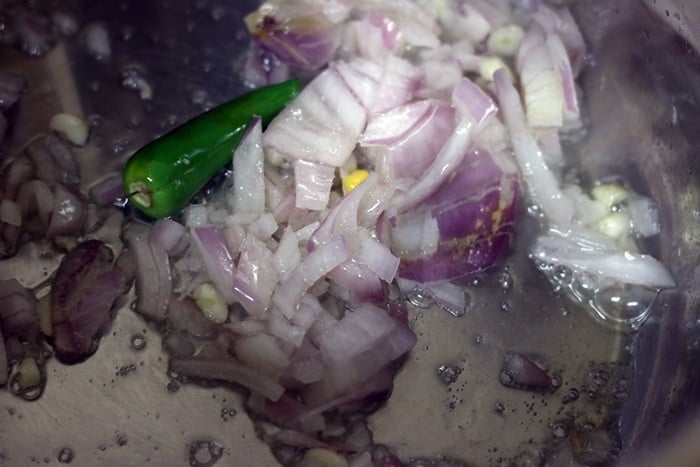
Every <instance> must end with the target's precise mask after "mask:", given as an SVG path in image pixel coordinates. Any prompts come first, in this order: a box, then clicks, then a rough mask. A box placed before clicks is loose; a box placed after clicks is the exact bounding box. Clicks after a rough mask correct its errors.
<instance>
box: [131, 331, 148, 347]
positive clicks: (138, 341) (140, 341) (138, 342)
mask: <svg viewBox="0 0 700 467" xmlns="http://www.w3.org/2000/svg"><path fill="white" fill-rule="evenodd" d="M146 342H147V341H146V337H145V336H144V335H143V334H134V335H133V336H131V340H130V341H129V346H130V347H131V350H136V351H139V350H143V349H145V348H146Z"/></svg>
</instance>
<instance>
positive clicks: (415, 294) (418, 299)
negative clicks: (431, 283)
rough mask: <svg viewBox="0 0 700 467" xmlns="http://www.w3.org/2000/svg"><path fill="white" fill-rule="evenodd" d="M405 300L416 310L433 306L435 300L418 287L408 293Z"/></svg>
mask: <svg viewBox="0 0 700 467" xmlns="http://www.w3.org/2000/svg"><path fill="white" fill-rule="evenodd" d="M406 299H407V300H408V301H409V302H410V303H411V305H413V306H415V307H417V308H430V307H431V306H433V305H434V304H435V300H434V299H433V297H432V296H431V295H430V293H428V292H427V291H425V290H423V289H421V288H418V287H415V288H414V289H412V290H411V291H410V292H408V294H406Z"/></svg>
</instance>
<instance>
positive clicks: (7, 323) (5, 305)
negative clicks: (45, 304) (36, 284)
mask: <svg viewBox="0 0 700 467" xmlns="http://www.w3.org/2000/svg"><path fill="white" fill-rule="evenodd" d="M0 324H2V328H3V330H4V333H5V335H6V336H26V335H27V333H29V332H31V331H32V330H35V329H37V327H38V325H39V315H38V314H37V309H36V299H35V298H34V295H33V294H32V292H31V291H30V290H28V289H26V288H25V287H24V286H22V284H20V283H19V281H17V280H16V279H9V280H4V281H0Z"/></svg>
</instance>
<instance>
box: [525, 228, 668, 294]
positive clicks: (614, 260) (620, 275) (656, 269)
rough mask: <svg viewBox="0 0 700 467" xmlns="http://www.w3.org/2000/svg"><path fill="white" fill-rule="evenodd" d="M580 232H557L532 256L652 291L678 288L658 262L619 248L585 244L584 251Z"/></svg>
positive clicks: (538, 244)
mask: <svg viewBox="0 0 700 467" xmlns="http://www.w3.org/2000/svg"><path fill="white" fill-rule="evenodd" d="M581 240H584V241H585V240H587V239H584V238H581V237H579V236H577V231H574V232H573V233H570V234H569V235H568V236H567V235H562V234H560V233H558V232H556V231H554V230H550V232H549V233H548V234H546V235H543V236H541V237H540V238H538V239H537V242H536V244H535V246H534V247H533V250H532V254H533V256H534V257H535V258H536V259H538V260H541V261H546V262H548V263H553V264H562V265H565V266H568V267H570V268H571V269H573V270H582V271H587V272H589V273H592V274H596V275H598V276H599V277H601V278H606V279H609V280H612V281H615V282H621V283H627V284H637V285H642V286H647V287H652V288H659V289H663V288H669V287H675V286H676V281H675V280H674V279H673V277H672V276H671V275H670V273H669V272H668V270H666V268H665V267H664V266H663V265H662V264H661V263H659V262H658V261H657V260H656V259H654V258H653V257H651V256H648V255H642V254H638V253H633V252H629V251H620V250H619V249H618V248H617V247H616V246H612V247H608V248H606V247H605V243H602V244H601V246H599V247H596V246H595V245H594V244H592V243H590V242H586V245H588V248H585V249H584V248H581V246H580V245H581V244H580V241H581Z"/></svg>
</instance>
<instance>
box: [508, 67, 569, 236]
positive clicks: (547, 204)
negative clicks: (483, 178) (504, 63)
mask: <svg viewBox="0 0 700 467" xmlns="http://www.w3.org/2000/svg"><path fill="white" fill-rule="evenodd" d="M494 79H495V84H496V94H497V96H498V102H499V104H500V106H501V112H502V115H503V119H504V121H505V123H506V126H507V127H508V132H509V133H510V138H511V141H512V142H513V151H514V153H515V159H516V160H517V161H518V165H519V166H520V171H521V173H522V174H523V176H524V178H525V180H526V181H527V184H528V189H529V192H530V195H531V196H532V198H534V200H535V201H536V202H537V203H538V204H539V205H540V206H541V207H542V210H543V211H544V213H545V215H546V216H547V219H549V221H550V222H552V223H553V224H554V225H556V226H558V227H560V228H566V227H568V226H569V225H570V224H571V222H572V220H573V214H574V207H573V204H572V202H571V200H570V199H569V198H567V196H566V195H565V194H564V193H562V191H561V189H560V187H559V182H558V181H557V179H556V177H555V176H554V174H553V173H552V172H551V171H550V170H549V167H547V164H546V163H545V162H544V159H543V155H542V151H540V149H539V147H538V146H537V141H535V138H534V137H533V136H532V134H531V133H530V132H529V131H528V129H527V126H526V124H525V115H524V112H523V108H522V104H521V103H520V96H519V95H518V91H516V89H515V88H514V87H513V84H512V83H511V82H510V80H509V79H508V75H507V73H506V71H505V70H499V71H497V72H496V73H495V74H494Z"/></svg>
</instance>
